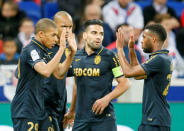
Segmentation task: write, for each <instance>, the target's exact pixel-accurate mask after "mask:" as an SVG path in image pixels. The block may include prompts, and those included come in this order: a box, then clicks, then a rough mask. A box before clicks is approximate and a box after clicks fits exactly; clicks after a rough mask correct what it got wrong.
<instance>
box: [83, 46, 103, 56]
mask: <svg viewBox="0 0 184 131" xmlns="http://www.w3.org/2000/svg"><path fill="white" fill-rule="evenodd" d="M103 49H104V47H103V46H101V47H100V48H98V49H97V50H96V51H95V52H94V53H93V54H91V55H99V54H100V53H101V52H102V50H103ZM82 52H83V53H86V51H85V47H84V48H83V49H82ZM86 54H87V53H86Z"/></svg>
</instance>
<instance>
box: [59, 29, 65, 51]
mask: <svg viewBox="0 0 184 131" xmlns="http://www.w3.org/2000/svg"><path fill="white" fill-rule="evenodd" d="M59 42H60V48H63V49H65V48H66V29H65V28H64V29H63V30H62V32H61V36H60V40H59Z"/></svg>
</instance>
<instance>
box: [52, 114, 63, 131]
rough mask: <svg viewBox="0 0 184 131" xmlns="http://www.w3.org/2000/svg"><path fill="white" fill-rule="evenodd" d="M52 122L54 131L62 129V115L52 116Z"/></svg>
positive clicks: (61, 130)
mask: <svg viewBox="0 0 184 131" xmlns="http://www.w3.org/2000/svg"><path fill="white" fill-rule="evenodd" d="M52 118H53V122H52V124H53V125H54V131H64V129H63V116H61V117H54V116H53V117H52Z"/></svg>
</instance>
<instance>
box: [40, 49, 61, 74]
mask: <svg viewBox="0 0 184 131" xmlns="http://www.w3.org/2000/svg"><path fill="white" fill-rule="evenodd" d="M63 52H64V49H61V48H60V49H59V50H58V52H57V53H56V55H55V56H54V58H53V59H52V60H51V61H50V62H48V63H47V64H44V65H42V67H40V69H39V73H40V74H42V75H43V76H45V77H50V75H51V74H52V73H53V72H54V70H55V69H56V68H57V67H58V65H59V62H60V59H61V56H62V54H63Z"/></svg>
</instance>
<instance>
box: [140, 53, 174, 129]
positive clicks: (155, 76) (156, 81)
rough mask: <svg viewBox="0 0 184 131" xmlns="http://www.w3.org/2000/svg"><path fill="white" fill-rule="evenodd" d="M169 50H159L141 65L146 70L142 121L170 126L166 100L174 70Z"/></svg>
mask: <svg viewBox="0 0 184 131" xmlns="http://www.w3.org/2000/svg"><path fill="white" fill-rule="evenodd" d="M168 52H169V51H167V50H159V51H156V52H154V53H152V54H151V55H150V59H149V60H148V61H146V62H145V63H143V64H142V65H141V66H142V67H143V69H144V71H145V72H146V75H147V78H146V79H145V80H144V90H143V109H142V123H143V124H149V125H159V126H170V124H171V115H170V111H169V105H168V103H167V100H166V96H167V94H168V89H169V86H170V81H171V74H172V70H173V66H172V62H171V60H170V58H169V56H168Z"/></svg>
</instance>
